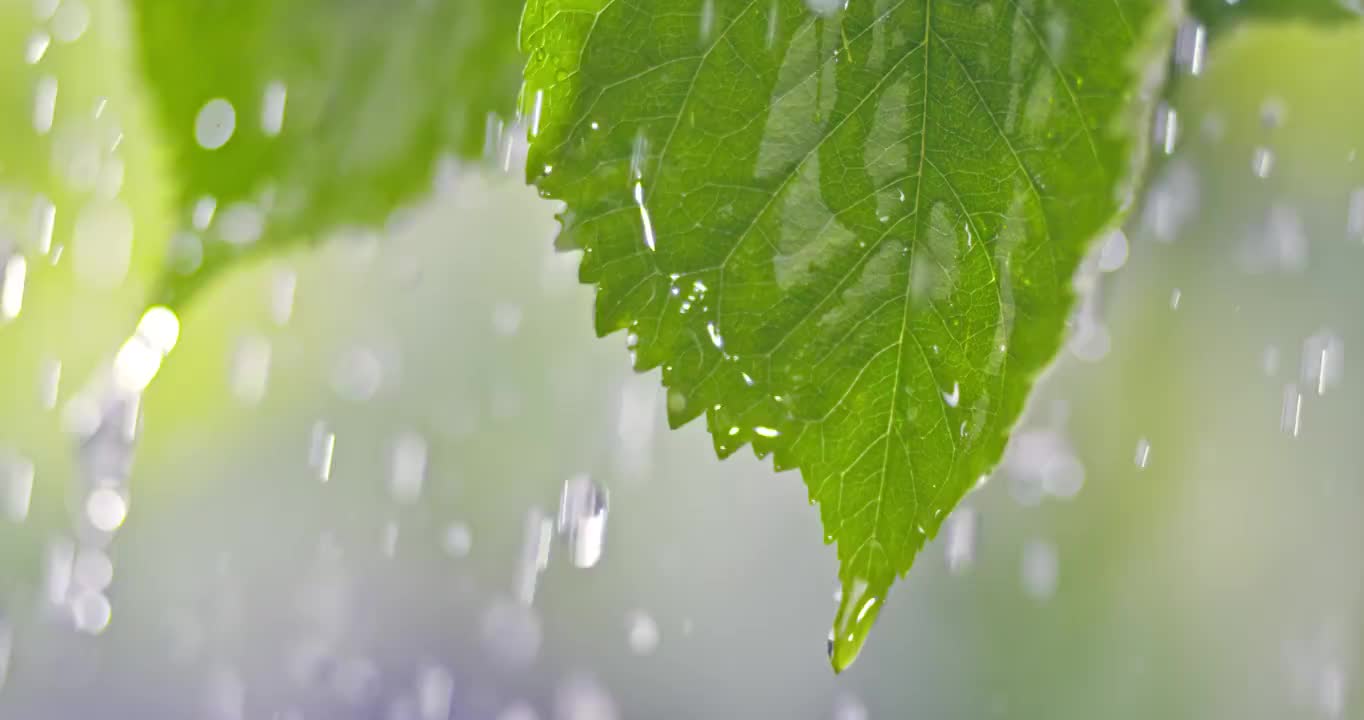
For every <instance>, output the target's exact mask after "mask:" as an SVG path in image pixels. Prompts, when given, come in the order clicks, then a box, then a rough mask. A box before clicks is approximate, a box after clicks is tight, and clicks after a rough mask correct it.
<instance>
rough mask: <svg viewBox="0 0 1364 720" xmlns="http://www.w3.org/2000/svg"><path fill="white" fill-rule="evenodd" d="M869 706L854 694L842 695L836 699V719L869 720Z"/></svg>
mask: <svg viewBox="0 0 1364 720" xmlns="http://www.w3.org/2000/svg"><path fill="white" fill-rule="evenodd" d="M868 717H870V716H869V715H868V714H867V706H866V705H864V704H862V701H861V700H859V699H857V698H856V697H854V696H852V695H840V696H839V697H838V700H836V701H834V720H867V718H868Z"/></svg>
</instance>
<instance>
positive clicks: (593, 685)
mask: <svg viewBox="0 0 1364 720" xmlns="http://www.w3.org/2000/svg"><path fill="white" fill-rule="evenodd" d="M618 717H619V711H618V710H617V709H616V703H615V701H614V700H613V699H612V698H611V695H610V693H608V692H607V690H606V688H604V687H602V685H601V683H599V682H598V681H597V680H596V679H594V678H592V677H591V676H589V675H585V674H574V675H570V676H569V677H568V678H567V679H566V680H564V682H563V683H561V684H560V685H559V687H558V688H557V689H556V690H555V692H554V719H555V720H617V718H618Z"/></svg>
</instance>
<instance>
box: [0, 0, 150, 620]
mask: <svg viewBox="0 0 1364 720" xmlns="http://www.w3.org/2000/svg"><path fill="white" fill-rule="evenodd" d="M128 25H129V18H128V16H127V9H126V6H125V4H124V3H123V2H121V1H120V0H64V1H63V2H61V3H57V2H55V1H54V2H34V1H33V0H0V57H3V58H5V60H4V72H3V74H0V128H2V129H3V132H0V298H2V299H0V408H3V412H0V466H2V465H3V464H4V463H5V458H6V457H7V456H9V455H11V454H13V455H17V456H19V457H21V458H24V459H25V462H32V464H33V466H34V467H35V468H36V472H35V474H34V477H33V489H32V496H31V501H30V502H29V503H28V506H27V507H25V508H23V510H24V511H26V512H27V517H28V519H29V521H30V522H32V523H34V524H39V525H40V524H41V523H43V522H44V521H45V520H51V519H52V518H61V519H62V520H66V519H67V518H68V513H69V506H68V504H67V500H68V498H67V494H66V492H67V490H68V485H69V484H70V483H71V482H72V478H73V476H74V475H75V474H76V471H77V468H76V467H75V463H74V460H75V457H74V453H73V452H72V451H73V448H72V444H71V439H70V437H69V436H68V435H66V434H65V433H64V432H63V431H62V429H61V422H60V417H61V412H60V408H61V407H62V404H63V403H64V402H65V401H66V400H67V399H68V398H70V397H71V396H72V395H73V394H75V393H76V392H77V391H79V390H80V389H81V388H82V386H83V385H84V384H85V383H86V382H87V381H88V380H89V378H90V376H91V375H92V373H93V371H94V370H95V369H96V368H97V367H99V366H100V365H101V364H102V363H104V362H106V361H107V360H108V359H109V355H110V353H112V351H113V350H114V349H116V348H117V347H118V344H119V343H120V342H121V341H123V340H124V339H126V338H127V336H128V333H129V331H130V330H131V329H132V327H133V324H134V323H135V322H136V320H137V318H138V316H139V314H140V313H141V312H142V311H143V310H144V309H145V307H146V305H145V303H146V297H147V295H148V294H149V293H150V286H151V285H152V284H153V283H155V282H156V274H157V272H158V271H159V270H160V267H161V263H162V259H163V254H164V251H165V247H166V243H167V241H168V240H169V238H170V236H171V224H170V219H171V217H172V211H171V208H170V203H169V202H168V197H167V195H168V194H169V193H168V187H167V186H166V185H165V184H164V183H165V181H166V176H167V172H166V168H167V162H166V158H165V157H164V154H163V153H162V152H161V151H160V148H159V146H158V145H157V143H156V140H155V135H154V133H152V132H150V128H151V126H152V124H153V123H152V118H150V117H149V116H148V113H147V112H146V105H145V96H144V94H143V92H142V88H141V86H140V84H139V82H138V77H139V74H138V71H137V64H136V61H137V59H136V57H135V56H134V55H133V52H132V45H131V44H130V42H129V36H130V29H129V26H128ZM4 472H5V469H4V468H3V467H0V475H3V474H4ZM3 484H4V481H3V480H0V485H3ZM3 505H5V503H4V502H0V506H3ZM10 510H11V511H13V509H12V508H11V509H10ZM4 514H5V513H4V511H3V510H0V517H3V516H4ZM0 525H4V527H0V565H5V571H4V572H3V573H0V575H3V576H4V577H3V578H2V579H0V594H4V593H5V592H6V591H8V590H9V589H11V588H12V587H13V586H14V585H15V584H17V583H24V582H30V581H31V580H32V577H33V574H34V573H35V572H36V567H37V565H38V562H39V560H40V557H41V556H40V555H39V553H37V552H36V551H35V549H36V546H37V545H38V543H39V542H40V541H41V540H42V538H39V537H37V536H36V535H33V534H24V533H23V532H22V526H19V525H12V524H10V523H7V522H5V521H4V520H0Z"/></svg>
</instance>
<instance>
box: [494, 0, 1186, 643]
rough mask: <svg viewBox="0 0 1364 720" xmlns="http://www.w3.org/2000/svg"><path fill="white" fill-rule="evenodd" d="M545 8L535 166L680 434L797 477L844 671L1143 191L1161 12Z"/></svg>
mask: <svg viewBox="0 0 1364 720" xmlns="http://www.w3.org/2000/svg"><path fill="white" fill-rule="evenodd" d="M822 5H823V4H821V9H820V10H819V11H818V12H816V11H814V10H812V9H811V7H807V5H806V3H804V2H802V1H801V0H633V1H630V2H626V1H624V0H531V1H530V2H529V3H528V5H527V7H526V13H525V17H524V19H523V22H522V36H521V41H522V48H523V51H524V52H525V54H526V55H528V57H529V65H528V67H527V70H526V86H525V88H524V90H523V109H524V111H525V112H526V113H527V114H528V115H529V116H530V118H531V129H532V140H531V153H530V159H529V163H528V177H529V179H530V180H531V181H532V182H534V183H535V184H536V185H537V186H538V187H539V188H540V189H541V191H542V193H543V194H545V195H546V196H548V197H552V198H557V199H560V200H562V201H564V202H565V203H566V205H567V209H566V211H565V212H564V214H563V216H562V225H563V227H562V232H561V235H560V238H559V245H560V246H561V247H563V248H577V249H581V250H582V251H583V259H582V266H581V270H580V276H581V279H582V281H583V282H587V283H593V284H596V285H597V290H598V294H597V305H596V327H597V331H598V332H599V333H600V334H603V335H604V334H607V333H611V332H614V331H617V330H626V331H628V332H629V333H631V337H632V351H633V353H634V359H635V364H636V367H637V368H638V369H640V370H644V369H649V368H654V367H661V368H662V377H663V383H664V384H665V385H666V386H667V387H668V388H669V402H668V410H669V420H670V422H671V423H672V425H674V426H678V425H681V424H683V423H685V422H687V421H689V420H691V419H693V418H695V417H697V416H699V415H701V414H704V415H705V416H706V423H707V426H708V427H709V429H710V432H711V433H712V435H713V437H714V442H715V448H716V450H717V452H718V453H719V454H720V455H721V456H726V455H729V454H731V453H733V452H735V451H737V450H738V449H740V448H741V447H743V446H744V445H746V444H751V445H752V446H753V448H754V450H755V451H756V452H757V453H758V454H760V455H764V456H765V455H769V454H770V455H772V456H773V457H774V460H775V465H776V467H777V468H778V469H789V468H798V469H799V470H800V471H801V474H802V475H803V477H804V479H805V482H806V484H807V486H808V489H809V493H810V498H811V500H812V501H813V502H818V503H819V505H820V513H821V517H822V519H823V523H824V527H825V532H826V539H827V540H829V541H832V542H835V543H837V546H838V557H839V560H840V563H841V572H840V575H841V579H842V584H843V593H842V595H843V600H842V606H841V607H840V608H839V610H838V613H837V619H836V621H835V625H834V633H833V636H832V643H831V647H830V656H831V660H832V662H833V665H834V668H835V670H841V669H843V668H845V667H847V666H848V665H849V664H850V663H851V662H852V661H853V660H854V659H855V658H856V656H857V654H858V652H859V651H860V649H861V647H862V644H863V643H864V642H865V640H866V635H867V632H868V629H869V628H870V626H871V624H872V622H873V621H874V620H875V618H876V616H877V614H878V613H880V612H881V609H882V606H883V605H884V603H885V600H886V595H887V592H888V591H889V589H890V587H891V584H892V583H893V581H894V580H895V578H896V577H897V576H899V575H902V574H903V573H905V572H906V571H908V570H909V568H910V565H911V564H912V562H913V560H914V556H915V554H916V553H917V552H918V550H919V549H920V548H921V547H922V546H923V544H924V542H925V541H926V540H927V539H928V538H930V537H933V536H934V535H935V534H936V533H937V531H938V529H939V527H940V526H941V524H942V522H943V520H944V518H945V517H946V516H947V514H948V513H949V512H950V511H951V510H952V508H953V507H955V506H956V504H957V503H958V501H960V499H961V498H962V497H963V496H964V495H965V494H966V493H967V492H968V491H969V490H970V489H971V488H972V487H973V486H974V485H975V484H976V483H977V481H978V480H979V479H980V478H981V477H982V476H984V475H986V474H987V473H989V472H990V471H991V469H992V468H993V467H994V465H995V464H996V463H997V462H998V460H999V458H1000V456H1001V454H1002V452H1003V449H1004V445H1005V442H1006V440H1007V438H1008V434H1009V431H1010V429H1011V428H1012V426H1013V425H1014V423H1015V422H1016V421H1017V420H1018V418H1019V415H1020V413H1021V411H1022V409H1023V406H1024V403H1025V401H1026V399H1027V397H1028V393H1029V390H1030V389H1031V387H1032V385H1033V382H1034V380H1035V379H1036V377H1037V375H1038V374H1039V373H1040V372H1041V371H1042V369H1043V368H1045V367H1046V366H1047V364H1048V363H1049V362H1050V361H1051V360H1052V358H1053V357H1054V356H1055V354H1056V352H1057V350H1058V349H1059V347H1060V345H1061V341H1062V337H1063V333H1064V330H1065V325H1066V320H1067V318H1068V315H1069V313H1070V309H1071V305H1072V299H1073V298H1072V290H1071V278H1072V276H1073V274H1074V272H1075V270H1076V268H1077V266H1078V264H1079V262H1080V260H1081V258H1082V257H1083V256H1084V254H1085V253H1086V251H1087V249H1088V247H1089V245H1090V243H1091V241H1092V240H1093V239H1094V238H1095V237H1096V236H1097V235H1098V234H1099V233H1100V232H1101V231H1103V230H1104V229H1105V228H1106V227H1108V226H1110V225H1111V224H1112V223H1113V222H1114V221H1115V219H1116V216H1117V215H1118V214H1119V212H1120V211H1121V210H1123V209H1125V207H1126V206H1127V205H1128V204H1129V202H1130V197H1131V194H1132V183H1133V182H1134V179H1135V173H1136V172H1137V171H1138V170H1139V168H1140V166H1141V161H1142V159H1143V158H1144V140H1145V128H1146V127H1147V125H1146V123H1147V119H1148V115H1149V99H1150V98H1151V97H1152V96H1153V95H1154V94H1155V93H1156V88H1155V83H1156V82H1157V81H1158V80H1159V78H1160V69H1161V68H1163V67H1164V63H1165V54H1164V53H1165V51H1166V50H1167V48H1168V47H1169V40H1170V34H1171V33H1170V30H1171V27H1172V26H1173V24H1174V23H1173V20H1174V19H1173V18H1172V17H1171V16H1170V14H1169V13H1170V11H1171V10H1170V5H1169V3H1167V2H1164V1H1163V0H1050V1H1041V0H1033V1H1029V0H986V1H981V2H963V1H961V0H852V1H851V2H849V3H847V4H846V7H843V8H842V9H834V10H828V9H824V8H822Z"/></svg>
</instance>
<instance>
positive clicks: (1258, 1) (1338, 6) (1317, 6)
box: [1189, 0, 1364, 29]
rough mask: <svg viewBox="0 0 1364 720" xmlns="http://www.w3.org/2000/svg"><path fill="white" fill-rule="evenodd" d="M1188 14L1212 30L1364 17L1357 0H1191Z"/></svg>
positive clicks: (1363, 7) (1361, 7) (1362, 6)
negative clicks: (1244, 24)
mask: <svg viewBox="0 0 1364 720" xmlns="http://www.w3.org/2000/svg"><path fill="white" fill-rule="evenodd" d="M1189 12H1190V13H1192V14H1193V16H1194V17H1196V18H1198V19H1199V20H1201V21H1203V22H1204V23H1207V24H1208V26H1209V27H1212V28H1214V29H1216V28H1219V27H1221V26H1226V25H1234V24H1236V23H1238V22H1241V21H1244V20H1256V19H1267V20H1287V19H1297V20H1313V21H1339V20H1346V19H1349V18H1358V17H1359V16H1360V15H1361V14H1364V4H1361V3H1360V0H1240V1H1239V2H1235V3H1229V2H1227V0H1192V2H1190V4H1189Z"/></svg>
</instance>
